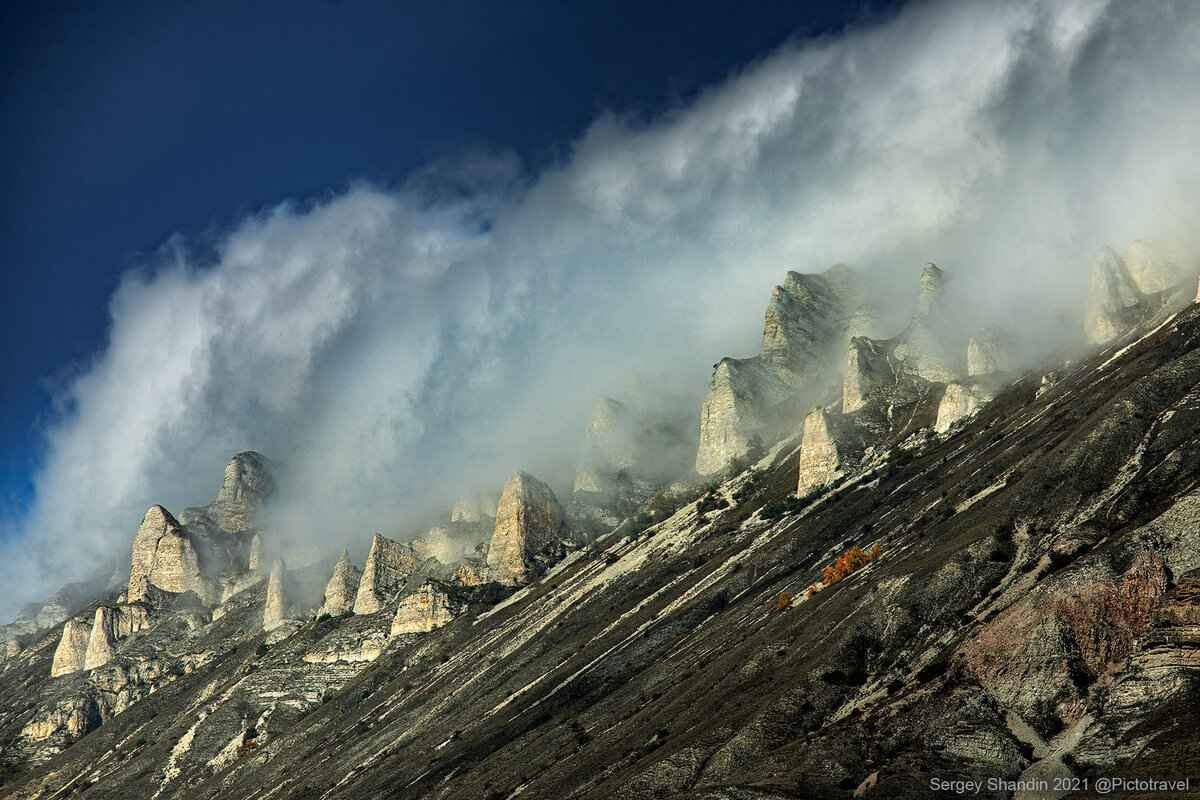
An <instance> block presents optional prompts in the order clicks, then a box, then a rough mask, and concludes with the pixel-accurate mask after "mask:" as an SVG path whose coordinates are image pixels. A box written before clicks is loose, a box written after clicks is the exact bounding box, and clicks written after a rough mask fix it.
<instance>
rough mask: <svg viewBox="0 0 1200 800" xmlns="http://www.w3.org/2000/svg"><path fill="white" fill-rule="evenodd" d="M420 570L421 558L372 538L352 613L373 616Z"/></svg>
mask: <svg viewBox="0 0 1200 800" xmlns="http://www.w3.org/2000/svg"><path fill="white" fill-rule="evenodd" d="M420 566H421V558H420V556H418V555H417V553H416V551H415V550H414V549H413V548H412V546H411V545H408V544H401V543H399V542H394V541H392V540H391V539H388V538H385V537H383V536H380V535H379V534H378V533H377V534H375V538H374V539H372V540H371V552H370V553H368V554H367V563H366V565H365V566H364V567H363V574H362V580H361V581H360V582H359V584H358V593H357V594H356V595H355V597H354V613H355V614H374V613H375V612H376V611H378V610H380V609H381V608H383V607H384V605H386V604H387V603H389V602H391V601H392V599H393V597H394V595H395V594H396V592H397V591H399V590H400V589H401V588H403V586H404V584H405V583H406V582H407V580H408V578H409V576H411V575H413V574H414V573H415V572H417V570H418V569H419V568H420Z"/></svg>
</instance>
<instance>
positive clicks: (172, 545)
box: [129, 505, 212, 602]
mask: <svg viewBox="0 0 1200 800" xmlns="http://www.w3.org/2000/svg"><path fill="white" fill-rule="evenodd" d="M147 584H152V585H154V586H157V587H158V588H159V589H163V590H165V591H168V592H176V593H182V592H195V593H196V595H197V596H198V597H200V598H201V600H207V599H208V598H209V597H210V596H211V594H212V586H211V585H210V584H209V582H208V581H206V580H205V579H204V576H203V575H201V571H200V558H199V556H198V555H197V553H196V547H195V546H194V545H193V543H192V540H191V537H189V536H188V534H187V532H186V531H185V530H184V529H183V526H181V525H180V524H179V522H178V521H177V520H176V519H175V518H174V517H173V516H171V513H170V512H169V511H167V510H166V509H165V508H163V507H162V506H158V505H156V506H153V507H151V509H150V510H149V511H147V512H146V516H145V517H144V518H143V519H142V524H141V526H140V527H139V528H138V532H137V536H136V537H135V538H134V541H133V567H132V570H131V573H130V576H129V601H130V602H136V601H138V600H142V599H144V592H145V587H146V585H147Z"/></svg>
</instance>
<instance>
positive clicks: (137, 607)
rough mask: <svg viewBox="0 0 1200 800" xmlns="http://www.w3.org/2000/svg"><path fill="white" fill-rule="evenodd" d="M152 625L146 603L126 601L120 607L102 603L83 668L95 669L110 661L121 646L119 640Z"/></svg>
mask: <svg viewBox="0 0 1200 800" xmlns="http://www.w3.org/2000/svg"><path fill="white" fill-rule="evenodd" d="M149 624H150V614H149V611H148V609H147V607H146V606H145V605H143V604H142V603H125V604H122V605H119V606H116V607H111V606H101V607H100V608H97V609H96V618H95V620H94V621H93V623H92V631H91V635H90V636H89V637H88V645H87V653H86V654H85V656H84V660H83V668H84V669H95V668H96V667H99V666H103V665H104V664H107V663H108V662H109V660H110V659H112V657H113V655H114V653H115V652H116V649H117V643H118V642H119V641H120V640H121V639H124V638H126V637H128V636H131V635H133V634H135V633H137V632H138V631H140V630H142V629H143V628H145V627H148V626H149Z"/></svg>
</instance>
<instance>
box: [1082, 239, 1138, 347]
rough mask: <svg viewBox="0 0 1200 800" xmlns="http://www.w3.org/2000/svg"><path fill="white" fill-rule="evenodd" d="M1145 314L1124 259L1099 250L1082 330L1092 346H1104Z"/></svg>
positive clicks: (1112, 253)
mask: <svg viewBox="0 0 1200 800" xmlns="http://www.w3.org/2000/svg"><path fill="white" fill-rule="evenodd" d="M1147 313H1149V305H1148V303H1147V300H1146V297H1145V295H1143V294H1142V293H1141V292H1140V291H1138V288H1137V285H1136V284H1135V282H1134V280H1133V277H1132V276H1131V275H1130V274H1129V270H1128V269H1127V267H1126V265H1125V261H1124V259H1122V258H1121V257H1120V256H1119V255H1117V254H1116V252H1115V251H1114V250H1113V249H1112V248H1111V247H1101V248H1100V252H1099V253H1097V254H1096V260H1095V262H1094V263H1093V265H1092V282H1091V288H1090V291H1089V293H1088V304H1087V311H1086V314H1085V316H1084V323H1083V329H1084V333H1085V334H1086V335H1087V339H1088V341H1089V342H1091V343H1092V344H1107V343H1108V342H1111V341H1112V340H1114V339H1116V338H1117V337H1119V336H1121V335H1122V334H1124V333H1125V332H1127V331H1129V330H1130V329H1132V328H1133V327H1134V326H1135V325H1137V323H1138V322H1140V321H1141V320H1142V319H1144V318H1145V316H1146V314H1147Z"/></svg>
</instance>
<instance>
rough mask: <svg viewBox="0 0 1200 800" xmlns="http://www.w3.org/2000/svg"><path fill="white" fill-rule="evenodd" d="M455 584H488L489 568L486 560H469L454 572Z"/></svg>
mask: <svg viewBox="0 0 1200 800" xmlns="http://www.w3.org/2000/svg"><path fill="white" fill-rule="evenodd" d="M453 580H454V582H455V583H457V584H458V585H459V586H467V587H470V586H479V585H480V584H483V583H487V580H488V566H487V561H486V560H485V559H479V558H467V559H464V560H463V563H462V564H460V565H459V566H458V569H457V570H455V571H454V579H453Z"/></svg>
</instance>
